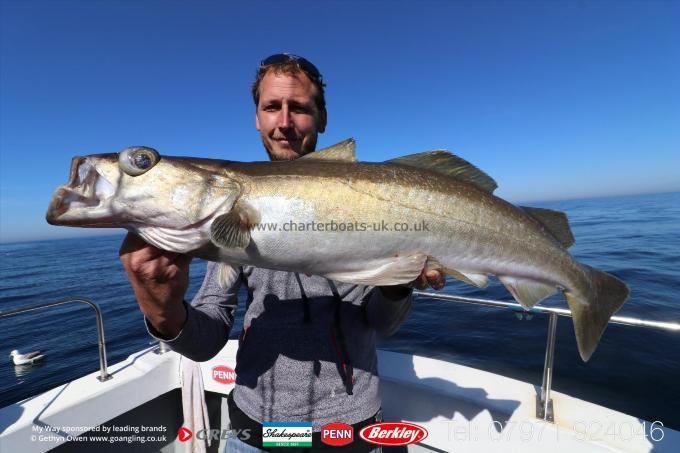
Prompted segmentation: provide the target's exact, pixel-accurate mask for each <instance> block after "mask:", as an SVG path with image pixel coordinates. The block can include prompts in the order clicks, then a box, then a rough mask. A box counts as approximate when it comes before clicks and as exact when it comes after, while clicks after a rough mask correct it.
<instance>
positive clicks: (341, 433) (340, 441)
mask: <svg viewBox="0 0 680 453" xmlns="http://www.w3.org/2000/svg"><path fill="white" fill-rule="evenodd" d="M353 441H354V428H352V427H351V426H350V425H348V424H346V423H340V422H336V423H329V424H327V425H324V426H322V427H321V442H323V443H324V444H326V445H332V446H334V447H342V446H344V445H347V444H351V443H352V442H353Z"/></svg>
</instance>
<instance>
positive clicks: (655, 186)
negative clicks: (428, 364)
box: [0, 0, 680, 242]
mask: <svg viewBox="0 0 680 453" xmlns="http://www.w3.org/2000/svg"><path fill="white" fill-rule="evenodd" d="M0 16H1V17H2V19H1V20H2V24H1V25H2V28H1V33H2V36H1V43H0V46H1V49H0V51H1V53H0V58H1V60H0V62H1V69H0V71H1V74H0V90H1V92H0V103H1V110H0V122H1V123H0V242H7V241H15V240H24V239H33V238H48V237H57V236H68V235H70V236H73V235H78V234H84V232H85V231H86V230H82V229H67V228H63V227H62V228H58V227H52V226H49V225H47V224H46V223H45V220H44V213H45V210H46V208H47V204H48V202H49V199H50V197H51V194H52V191H53V190H54V189H55V188H56V187H57V186H58V185H60V184H63V183H65V182H66V180H67V176H68V169H69V162H70V160H71V157H72V156H74V155H84V154H91V153H98V152H109V151H119V150H120V149H122V148H124V147H126V146H131V145H147V146H152V147H154V148H156V149H158V150H159V151H160V152H161V154H168V155H192V156H203V157H213V158H223V159H230V160H242V161H252V160H264V159H265V158H266V155H265V153H264V151H263V149H262V147H261V144H260V142H259V138H258V135H257V132H256V131H255V129H254V107H253V104H252V100H251V99H250V95H249V86H250V83H251V82H252V78H253V75H254V73H255V69H256V67H257V65H258V63H259V61H260V60H261V59H262V58H263V57H265V56H268V55H270V54H272V53H278V52H282V51H288V52H292V53H297V54H300V55H304V56H306V57H307V58H309V59H310V60H311V61H313V62H314V63H315V64H316V65H317V66H318V67H319V69H320V70H321V72H322V73H323V74H324V79H325V81H326V83H327V85H328V86H327V100H328V108H329V127H328V129H327V132H326V133H325V134H323V135H322V136H321V137H320V142H319V145H320V146H326V145H330V144H332V143H335V142H337V141H340V140H342V139H344V138H347V137H350V136H353V137H355V138H356V139H357V143H358V154H359V158H360V159H361V160H366V161H381V160H385V159H388V158H392V157H396V156H400V155H405V154H410V153H414V152H420V151H425V150H428V149H437V148H445V149H449V150H451V151H453V152H455V153H457V154H459V155H461V156H463V157H464V158H466V159H468V160H469V161H471V162H473V163H474V164H476V165H477V166H479V167H480V168H482V169H483V170H485V171H486V172H487V173H489V174H490V175H491V176H492V177H494V178H495V179H496V181H497V182H498V183H499V189H498V191H497V192H496V193H497V194H498V195H500V196H502V197H504V198H507V199H509V200H511V201H532V200H556V199H566V198H580V197H592V196H606V195H616V194H634V193H649V192H667V191H676V190H680V126H679V125H680V27H678V26H677V24H678V23H680V2H675V1H656V2H655V1H636V2H633V1H622V0H618V1H613V2H607V1H586V0H581V1H523V2H517V1H501V2H493V1H488V0H486V1H469V2H462V1H435V2H423V1H420V2H399V1H361V2H359V1H357V2H351V1H296V2H291V1H269V2H245V1H243V2H226V1H192V2H188V1H186V2H185V1H181V2H180V1H75V0H72V1H59V0H54V1H47V0H45V1H30V0H23V1H11V0H9V1H8V0H2V12H1V15H0ZM94 233H98V234H101V231H96V232H94Z"/></svg>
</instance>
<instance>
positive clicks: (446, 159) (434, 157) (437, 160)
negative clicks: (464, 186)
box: [387, 150, 498, 193]
mask: <svg viewBox="0 0 680 453" xmlns="http://www.w3.org/2000/svg"><path fill="white" fill-rule="evenodd" d="M387 162H388V163H390V164H398V165H406V166H409V167H415V168H422V169H424V170H430V171H433V172H435V173H439V174H441V175H444V176H448V177H450V178H455V179H457V180H459V181H465V182H469V183H471V184H474V185H475V186H477V187H478V188H480V189H482V190H484V191H485V192H489V193H493V191H494V190H496V187H498V184H496V181H494V180H493V178H492V177H491V176H489V175H487V174H486V173H484V172H483V171H482V170H480V169H479V168H477V167H475V166H474V165H472V164H471V163H470V162H468V161H466V160H465V159H463V158H461V157H458V156H456V155H454V154H451V153H450V152H448V151H443V150H437V151H426V152H424V153H418V154H409V155H408V156H404V157H397V158H396V159H390V160H388V161H387Z"/></svg>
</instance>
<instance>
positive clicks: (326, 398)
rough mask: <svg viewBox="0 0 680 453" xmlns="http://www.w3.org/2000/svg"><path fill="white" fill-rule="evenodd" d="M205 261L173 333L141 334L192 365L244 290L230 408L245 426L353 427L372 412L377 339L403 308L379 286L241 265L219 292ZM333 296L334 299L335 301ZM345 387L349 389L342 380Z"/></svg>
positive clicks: (225, 334) (209, 352)
mask: <svg viewBox="0 0 680 453" xmlns="http://www.w3.org/2000/svg"><path fill="white" fill-rule="evenodd" d="M217 272H218V264H217V263H212V262H211V263H209V264H208V269H207V272H206V276H205V279H204V281H203V285H202V286H201V288H200V290H199V291H198V293H197V294H196V297H194V299H193V301H192V303H191V305H189V304H186V303H185V306H186V309H187V320H186V324H185V325H184V327H183V329H182V331H181V332H180V333H179V335H178V336H177V337H175V338H172V339H169V340H168V339H164V338H162V337H161V336H160V334H159V333H158V332H157V331H156V330H155V329H154V328H153V327H152V326H151V324H150V323H149V322H148V320H146V325H147V329H148V330H149V333H150V334H151V335H152V336H154V337H156V338H158V339H159V340H162V341H164V342H165V343H167V344H168V345H169V346H170V347H171V348H172V349H173V350H175V351H177V352H178V353H180V354H182V355H184V356H186V357H189V358H190V359H192V360H194V361H199V362H200V361H206V360H209V359H211V358H212V357H213V356H215V355H216V354H217V353H218V352H219V351H220V350H221V349H222V348H223V347H224V345H225V344H226V342H227V339H228V338H229V333H230V331H231V329H232V327H233V325H234V312H235V309H236V305H237V303H238V301H237V293H238V290H239V288H240V287H241V285H245V287H246V288H247V291H248V298H247V301H246V313H245V318H244V322H243V329H242V333H241V337H240V338H239V349H238V353H237V357H236V390H235V393H234V401H235V402H236V405H237V406H238V407H239V409H241V410H242V411H243V412H244V413H245V414H246V415H248V416H249V417H250V418H251V419H253V420H255V421H258V422H260V423H261V422H268V421H277V422H282V421H292V422H295V421H308V422H309V421H311V422H312V423H313V429H314V431H319V430H320V429H321V427H322V426H323V425H325V424H327V423H331V422H344V423H348V424H355V423H358V422H360V421H363V420H366V419H367V418H369V417H371V416H373V415H374V414H375V413H376V412H377V411H378V409H379V408H380V398H379V396H378V366H377V365H378V364H377V356H376V347H375V335H376V332H378V333H380V334H382V335H391V334H393V333H394V332H396V330H397V329H398V328H399V326H400V325H401V324H402V323H403V322H404V320H405V319H406V317H407V316H408V313H409V311H410V308H411V292H410V291H409V292H408V296H406V297H404V298H401V299H391V298H388V297H386V296H385V295H383V293H382V291H381V290H380V289H379V288H374V287H367V286H360V285H352V284H347V283H340V282H332V281H329V280H327V279H325V278H323V277H319V276H306V275H300V274H296V273H292V272H282V271H273V270H268V269H260V268H254V267H251V266H244V267H242V269H241V272H240V275H239V278H238V279H237V281H236V282H235V283H234V284H233V285H232V286H231V287H230V288H227V289H223V288H221V287H220V286H219V285H218V284H217ZM336 296H337V297H336ZM350 381H351V382H350Z"/></svg>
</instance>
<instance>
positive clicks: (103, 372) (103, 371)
mask: <svg viewBox="0 0 680 453" xmlns="http://www.w3.org/2000/svg"><path fill="white" fill-rule="evenodd" d="M71 303H80V304H85V305H89V306H90V307H92V308H93V309H94V314H95V316H96V321H97V341H98V343H99V376H97V379H99V380H100V381H101V382H104V381H108V380H109V379H111V378H112V377H113V376H111V375H110V374H109V372H108V370H107V368H106V340H105V339H104V321H103V320H102V311H101V310H100V309H99V306H98V305H97V304H95V303H94V302H92V301H91V300H88V299H81V298H68V299H61V300H57V301H55V302H45V303H42V304H35V305H26V306H24V307H18V308H13V309H11V310H0V318H5V317H7V316H14V315H19V314H22V313H28V312H31V311H35V310H42V309H43V308H51V307H58V306H60V305H66V304H71Z"/></svg>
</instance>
